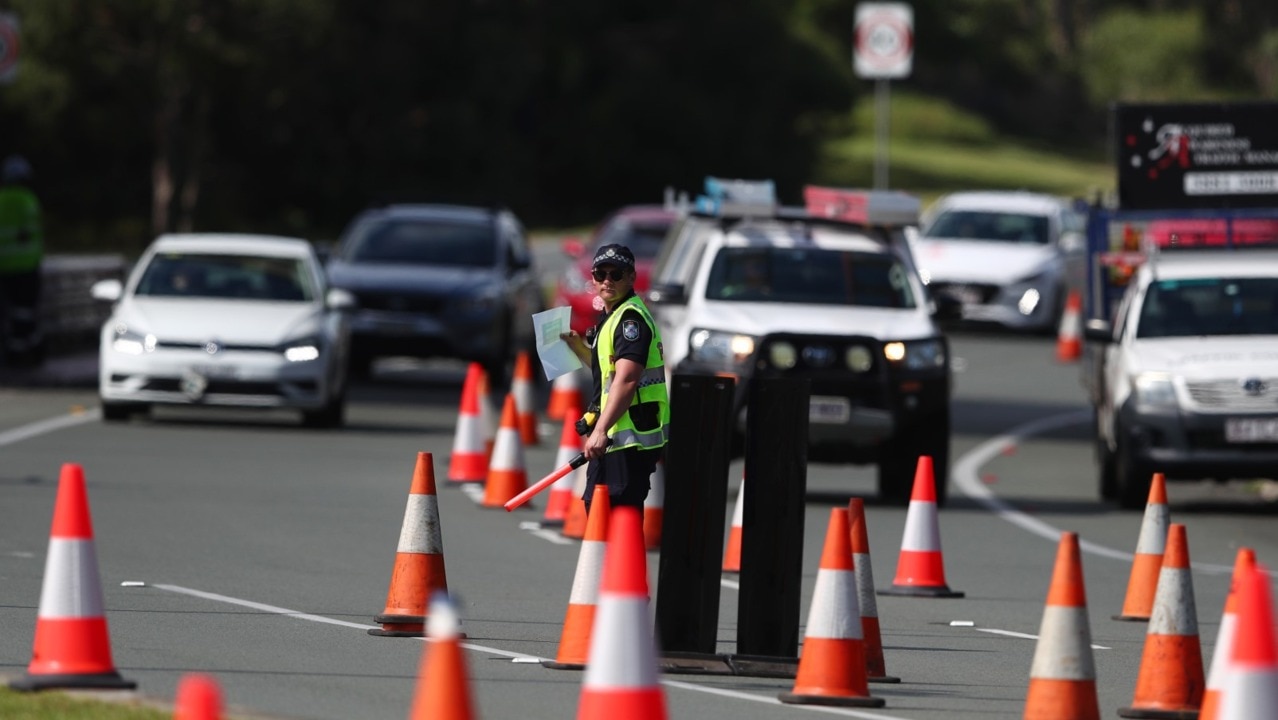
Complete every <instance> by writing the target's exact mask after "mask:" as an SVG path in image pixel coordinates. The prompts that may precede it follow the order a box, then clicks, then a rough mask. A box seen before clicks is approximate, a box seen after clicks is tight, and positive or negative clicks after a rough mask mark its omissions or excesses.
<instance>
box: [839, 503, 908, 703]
mask: <svg viewBox="0 0 1278 720" xmlns="http://www.w3.org/2000/svg"><path fill="white" fill-rule="evenodd" d="M848 520H849V522H850V523H851V524H852V537H851V544H852V562H853V566H854V567H855V568H856V600H857V606H858V607H859V608H860V609H861V637H862V638H863V639H864V640H865V675H866V677H867V678H869V680H870V682H879V683H899V682H901V678H899V677H896V676H895V675H888V674H887V665H886V663H885V662H884V660H883V635H882V632H881V631H880V629H879V607H878V603H876V602H875V600H874V566H873V565H872V564H871V563H870V536H869V533H868V531H867V530H866V528H865V501H864V500H862V499H861V498H852V500H851V501H849V502H848Z"/></svg>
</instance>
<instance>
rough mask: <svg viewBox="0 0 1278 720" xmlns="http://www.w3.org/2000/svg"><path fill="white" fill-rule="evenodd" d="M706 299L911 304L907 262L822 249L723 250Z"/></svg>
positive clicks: (707, 287)
mask: <svg viewBox="0 0 1278 720" xmlns="http://www.w3.org/2000/svg"><path fill="white" fill-rule="evenodd" d="M706 298H707V299H709V300H729V301H741V302H768V303H796V304H800V303H806V304H816V305H860V306H868V307H883V308H913V307H915V306H916V300H915V297H914V292H913V291H912V290H911V288H910V283H909V276H908V275H907V274H906V269H905V266H904V265H902V264H901V262H900V261H898V260H897V259H896V258H895V257H894V256H891V255H885V254H880V253H868V252H855V251H846V250H830V249H823V248H811V247H804V248H777V247H772V248H757V247H755V248H745V247H740V248H738V247H726V248H722V249H721V250H719V253H718V254H717V255H716V256H715V259H714V264H713V265H712V266H711V267H710V278H709V281H708V282H707V284H706Z"/></svg>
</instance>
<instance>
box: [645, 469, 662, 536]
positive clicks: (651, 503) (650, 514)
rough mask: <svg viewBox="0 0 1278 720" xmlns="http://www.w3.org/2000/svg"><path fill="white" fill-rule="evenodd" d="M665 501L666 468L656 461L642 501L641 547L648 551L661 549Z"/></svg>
mask: <svg viewBox="0 0 1278 720" xmlns="http://www.w3.org/2000/svg"><path fill="white" fill-rule="evenodd" d="M665 500H666V468H665V464H664V463H663V462H662V461H660V460H658V461H657V469H655V470H653V471H652V476H651V477H650V478H649V482H648V497H646V498H644V499H643V546H644V547H645V548H647V549H649V550H656V549H658V548H660V547H661V522H662V520H663V519H664V517H663V513H664V512H665V507H664V505H665Z"/></svg>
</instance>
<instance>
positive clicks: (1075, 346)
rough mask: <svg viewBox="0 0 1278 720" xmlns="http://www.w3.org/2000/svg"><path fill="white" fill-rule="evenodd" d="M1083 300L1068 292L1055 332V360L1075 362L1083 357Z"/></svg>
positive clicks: (1075, 292)
mask: <svg viewBox="0 0 1278 720" xmlns="http://www.w3.org/2000/svg"><path fill="white" fill-rule="evenodd" d="M1082 334H1083V298H1082V297H1081V296H1080V295H1079V294H1078V291H1077V290H1070V291H1069V295H1068V296H1067V299H1066V300H1065V311H1064V312H1062V313H1061V322H1060V325H1059V326H1058V327H1057V332H1056V359H1057V360H1058V361H1059V362H1075V361H1077V360H1078V359H1079V358H1080V357H1082V356H1083V337H1082Z"/></svg>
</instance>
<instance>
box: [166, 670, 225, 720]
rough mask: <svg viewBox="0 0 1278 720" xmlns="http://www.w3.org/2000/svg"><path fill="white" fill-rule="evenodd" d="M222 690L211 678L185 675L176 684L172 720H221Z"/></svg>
mask: <svg viewBox="0 0 1278 720" xmlns="http://www.w3.org/2000/svg"><path fill="white" fill-rule="evenodd" d="M221 718H222V689H221V688H220V687H218V684H217V681H216V680H214V679H213V678H212V677H211V676H208V675H203V674H200V673H187V674H186V675H183V676H182V679H181V680H180V681H179V682H178V688H177V698H176V699H175V700H174V703H173V720H221Z"/></svg>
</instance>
